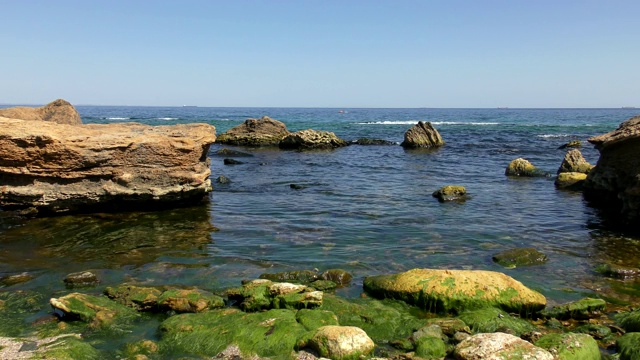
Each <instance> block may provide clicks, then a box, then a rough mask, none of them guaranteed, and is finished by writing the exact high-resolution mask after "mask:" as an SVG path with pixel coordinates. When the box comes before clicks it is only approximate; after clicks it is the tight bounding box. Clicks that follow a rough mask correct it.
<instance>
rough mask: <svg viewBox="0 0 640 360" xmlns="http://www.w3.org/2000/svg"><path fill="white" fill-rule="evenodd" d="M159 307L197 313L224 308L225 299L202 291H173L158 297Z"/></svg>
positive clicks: (179, 311) (178, 311)
mask: <svg viewBox="0 0 640 360" xmlns="http://www.w3.org/2000/svg"><path fill="white" fill-rule="evenodd" d="M158 307H160V308H162V309H166V310H171V311H175V312H177V313H188V312H194V313H197V312H202V311H205V310H210V309H218V308H221V307H224V299H222V298H221V297H220V296H217V295H213V294H212V293H210V292H208V291H204V290H200V289H172V290H167V291H165V292H163V293H162V294H160V296H158Z"/></svg>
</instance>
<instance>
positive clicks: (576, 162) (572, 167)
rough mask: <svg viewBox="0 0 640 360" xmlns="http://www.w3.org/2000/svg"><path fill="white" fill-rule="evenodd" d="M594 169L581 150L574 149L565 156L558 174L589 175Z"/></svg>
mask: <svg viewBox="0 0 640 360" xmlns="http://www.w3.org/2000/svg"><path fill="white" fill-rule="evenodd" d="M592 169H593V165H591V164H589V163H588V162H587V160H586V159H585V158H584V156H582V153H581V152H580V150H578V149H572V150H569V151H567V153H566V154H565V156H564V160H562V164H560V167H559V168H558V174H560V173H572V172H576V173H583V174H588V173H589V172H590V171H591V170H592Z"/></svg>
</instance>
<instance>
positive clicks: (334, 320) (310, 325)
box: [296, 309, 340, 330]
mask: <svg viewBox="0 0 640 360" xmlns="http://www.w3.org/2000/svg"><path fill="white" fill-rule="evenodd" d="M296 321H297V322H298V323H300V324H301V325H302V326H304V328H305V329H307V330H315V329H317V328H319V327H322V326H326V325H340V324H339V323H338V317H337V316H336V314H334V313H332V312H331V311H327V310H309V309H302V310H299V311H298V312H297V313H296Z"/></svg>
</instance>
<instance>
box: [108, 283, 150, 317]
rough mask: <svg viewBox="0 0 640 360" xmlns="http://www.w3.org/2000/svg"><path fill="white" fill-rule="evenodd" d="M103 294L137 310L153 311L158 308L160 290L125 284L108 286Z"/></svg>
mask: <svg viewBox="0 0 640 360" xmlns="http://www.w3.org/2000/svg"><path fill="white" fill-rule="evenodd" d="M104 294H105V295H106V296H107V297H109V298H110V299H111V300H114V301H117V302H118V303H120V304H122V305H125V306H128V307H132V308H134V309H136V310H138V311H153V310H157V309H158V297H159V296H160V295H161V294H162V290H160V289H158V288H155V287H146V286H135V285H126V284H125V285H119V286H115V287H112V286H109V287H107V288H106V289H105V290H104Z"/></svg>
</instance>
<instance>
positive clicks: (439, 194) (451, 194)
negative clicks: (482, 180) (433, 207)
mask: <svg viewBox="0 0 640 360" xmlns="http://www.w3.org/2000/svg"><path fill="white" fill-rule="evenodd" d="M431 195H432V196H433V197H434V198H437V199H438V201H440V202H446V201H464V200H466V197H467V189H466V188H465V187H464V186H457V185H447V186H443V187H441V188H440V189H438V190H436V191H434V192H433V194H431Z"/></svg>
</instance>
